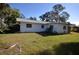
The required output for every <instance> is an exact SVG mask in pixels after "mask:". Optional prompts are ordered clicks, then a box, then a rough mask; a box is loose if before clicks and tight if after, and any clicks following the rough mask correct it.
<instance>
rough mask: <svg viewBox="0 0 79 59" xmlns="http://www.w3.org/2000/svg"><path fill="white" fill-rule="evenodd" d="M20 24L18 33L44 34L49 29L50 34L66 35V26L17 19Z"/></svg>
mask: <svg viewBox="0 0 79 59" xmlns="http://www.w3.org/2000/svg"><path fill="white" fill-rule="evenodd" d="M17 22H19V24H20V32H45V31H47V30H48V29H49V28H51V29H50V31H51V32H52V33H68V24H66V23H54V22H45V21H36V20H29V19H21V18H17Z"/></svg>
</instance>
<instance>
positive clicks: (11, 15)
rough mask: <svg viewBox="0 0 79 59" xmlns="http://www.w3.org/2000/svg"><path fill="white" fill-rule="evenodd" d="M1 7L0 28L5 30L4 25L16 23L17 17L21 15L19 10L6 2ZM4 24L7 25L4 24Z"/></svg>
mask: <svg viewBox="0 0 79 59" xmlns="http://www.w3.org/2000/svg"><path fill="white" fill-rule="evenodd" d="M0 8H1V9H0V18H1V19H0V23H1V25H0V27H1V28H0V30H1V31H2V32H4V31H5V30H6V29H4V30H3V27H5V28H9V26H13V25H14V24H16V18H18V17H20V13H19V10H17V9H13V8H11V7H10V5H9V4H6V3H3V4H2V3H1V4H0ZM3 19H4V21H3ZM4 24H5V25H6V26H4Z"/></svg>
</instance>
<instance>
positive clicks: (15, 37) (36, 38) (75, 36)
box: [0, 33, 79, 55]
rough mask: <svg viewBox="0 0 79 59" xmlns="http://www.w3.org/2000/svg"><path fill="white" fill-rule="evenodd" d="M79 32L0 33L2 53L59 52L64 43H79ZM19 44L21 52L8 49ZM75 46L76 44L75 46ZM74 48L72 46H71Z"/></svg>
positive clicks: (0, 51) (15, 49)
mask: <svg viewBox="0 0 79 59" xmlns="http://www.w3.org/2000/svg"><path fill="white" fill-rule="evenodd" d="M78 42H79V33H70V34H65V35H48V36H42V35H40V34H38V33H15V34H0V49H1V48H3V49H4V50H0V54H4V55H5V54H14V55H15V54H23V55H24V54H27V55H30V54H31V55H32V54H33V55H34V54H57V53H56V51H60V52H58V53H61V50H62V49H63V48H64V47H63V48H62V49H61V50H57V49H60V48H57V47H56V46H58V47H59V45H61V44H62V43H75V44H76V43H78ZM16 43H17V44H18V46H19V47H20V48H21V50H22V51H21V52H19V51H18V49H17V48H16V47H15V48H12V49H6V48H7V47H10V46H11V45H13V44H16ZM73 47H74V46H73ZM70 49H72V48H70ZM62 51H63V50H62Z"/></svg>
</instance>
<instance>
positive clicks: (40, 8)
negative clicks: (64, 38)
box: [10, 3, 79, 25]
mask: <svg viewBox="0 0 79 59" xmlns="http://www.w3.org/2000/svg"><path fill="white" fill-rule="evenodd" d="M55 4H57V3H13V4H12V3H11V4H10V6H11V7H12V8H16V9H19V10H20V12H21V13H22V14H24V16H25V17H26V18H29V17H31V16H32V17H36V18H37V19H39V16H40V15H42V14H44V13H45V12H47V11H51V10H52V7H53V6H54V5H55ZM61 4H62V3H61ZM62 5H63V6H64V7H65V10H64V11H66V12H68V13H69V14H70V18H69V19H68V21H69V22H70V23H73V24H76V25H79V3H63V4H62Z"/></svg>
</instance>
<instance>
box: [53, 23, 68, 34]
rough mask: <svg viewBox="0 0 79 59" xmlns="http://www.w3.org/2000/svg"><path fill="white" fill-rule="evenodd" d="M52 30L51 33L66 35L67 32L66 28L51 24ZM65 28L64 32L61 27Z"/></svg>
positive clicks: (62, 25)
mask: <svg viewBox="0 0 79 59" xmlns="http://www.w3.org/2000/svg"><path fill="white" fill-rule="evenodd" d="M52 25H53V29H52V32H57V33H67V32H68V26H67V25H64V24H52ZM64 26H66V29H65V30H64V29H63V27H64Z"/></svg>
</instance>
